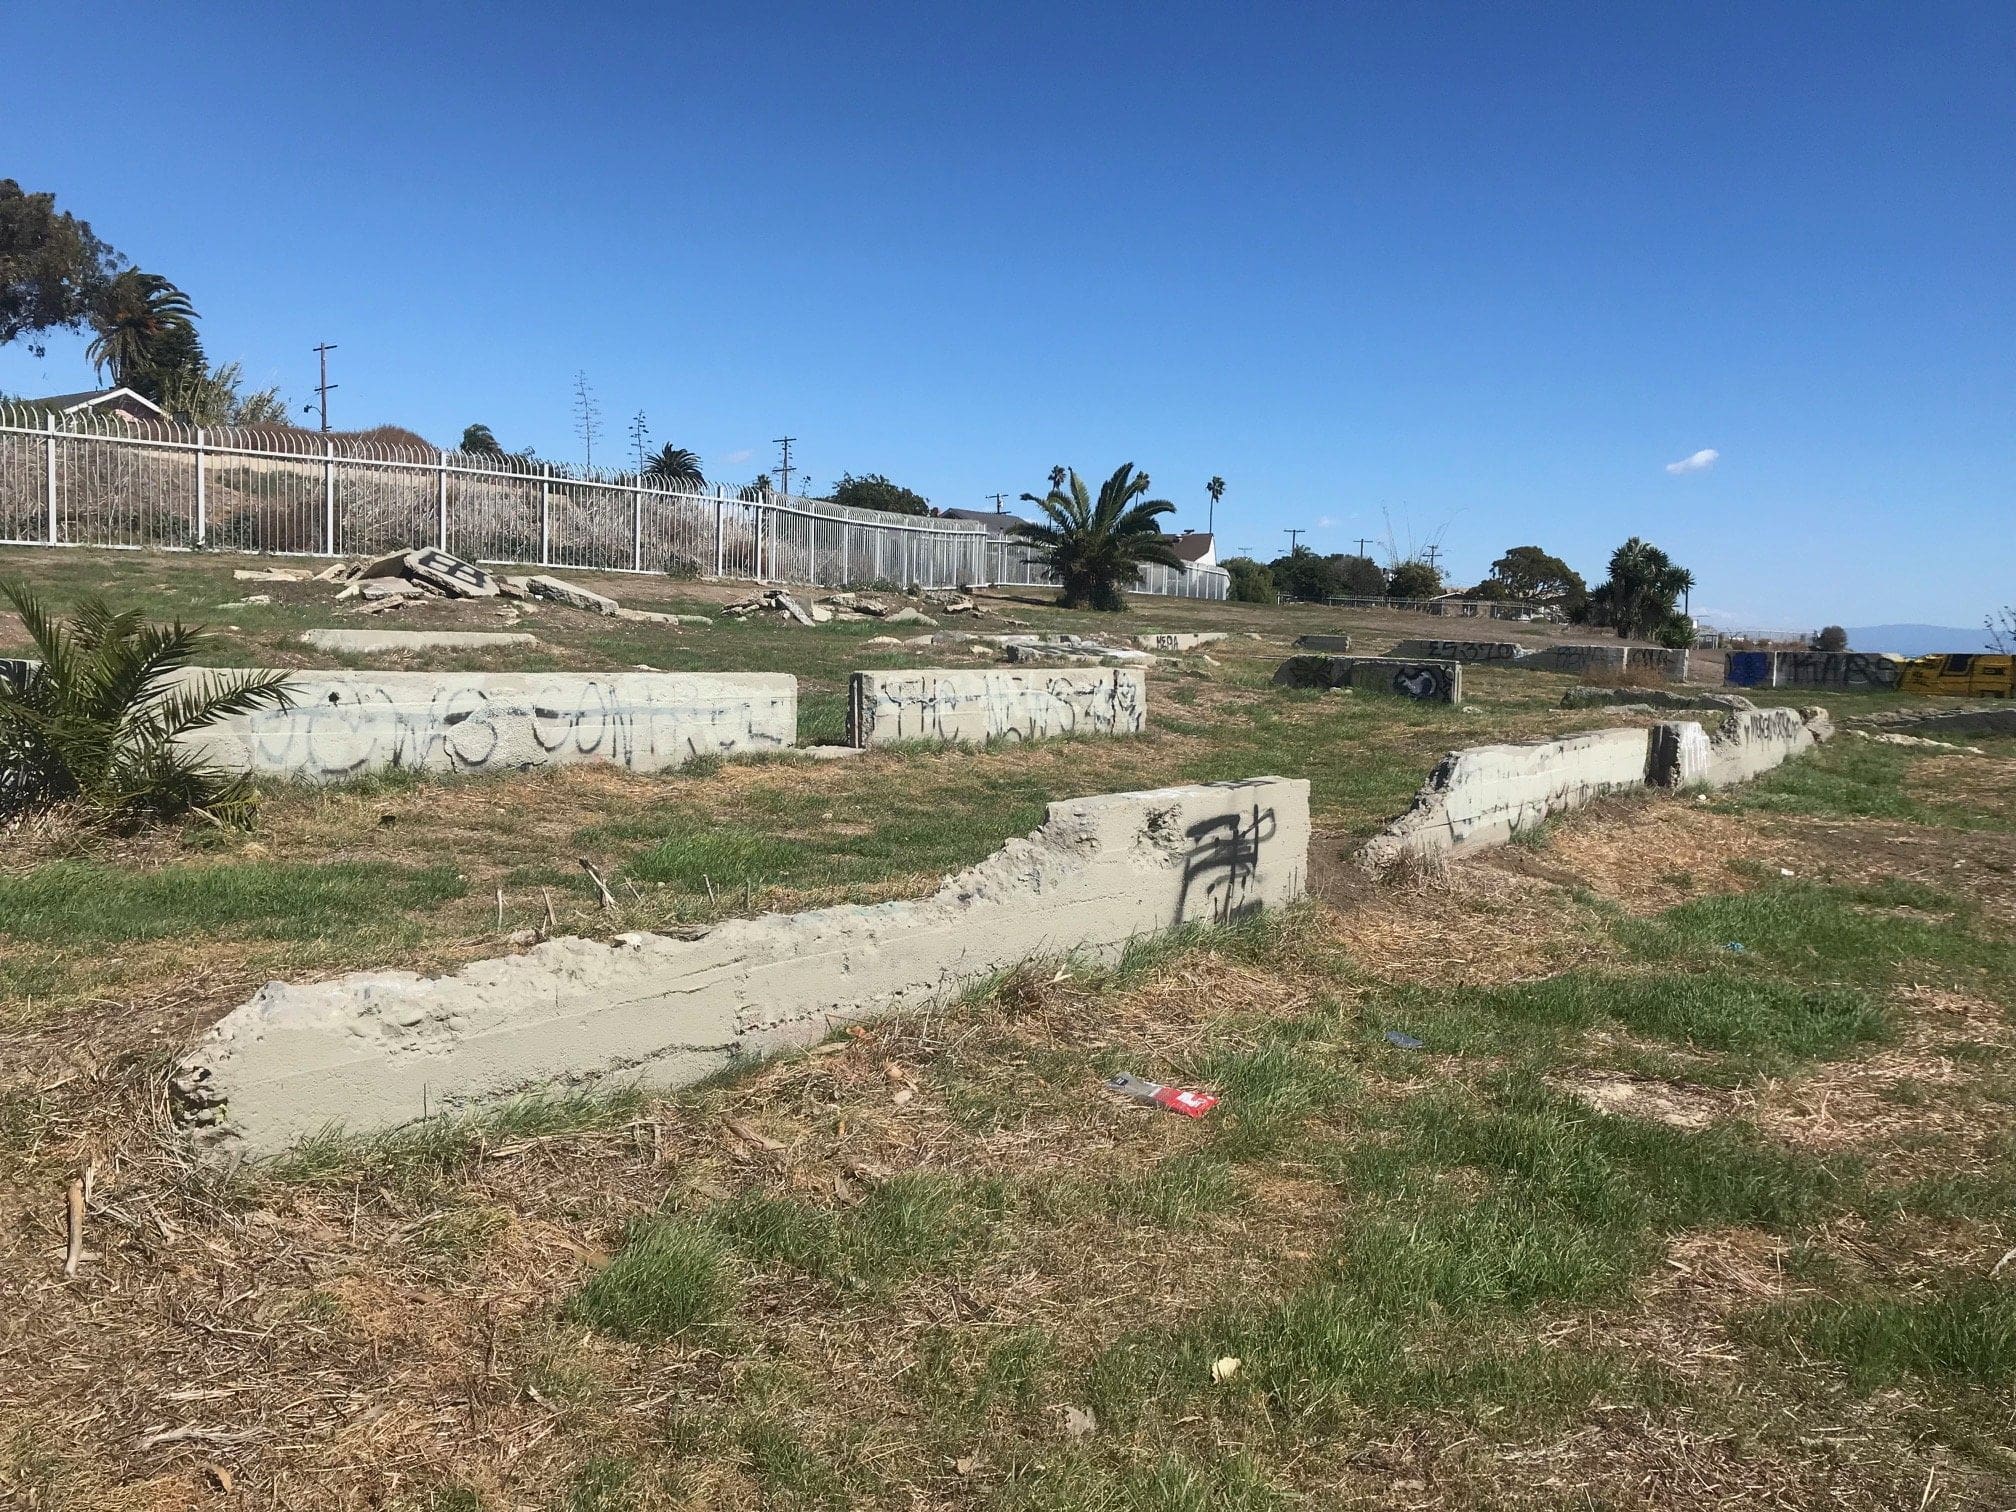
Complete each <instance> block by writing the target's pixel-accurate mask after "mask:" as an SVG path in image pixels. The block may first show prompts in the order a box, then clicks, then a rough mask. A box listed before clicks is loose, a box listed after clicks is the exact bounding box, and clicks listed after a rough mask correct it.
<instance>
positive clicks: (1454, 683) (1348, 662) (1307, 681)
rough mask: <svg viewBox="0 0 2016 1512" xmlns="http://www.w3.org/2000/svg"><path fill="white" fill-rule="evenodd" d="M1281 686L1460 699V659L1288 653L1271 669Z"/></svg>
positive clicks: (1439, 700) (1436, 699)
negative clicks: (1297, 654) (1292, 654)
mask: <svg viewBox="0 0 2016 1512" xmlns="http://www.w3.org/2000/svg"><path fill="white" fill-rule="evenodd" d="M1274 682H1275V685H1276V686H1277V687H1283V688H1356V689H1359V690H1361V691H1363V692H1367V693H1396V694H1398V695H1399V696H1400V697H1402V698H1413V699H1419V700H1421V701H1423V702H1426V703H1461V702H1462V701H1463V666H1462V663H1460V662H1448V661H1445V662H1436V661H1407V660H1404V659H1402V658H1400V657H1397V656H1291V657H1289V658H1288V660H1286V661H1285V662H1283V663H1281V665H1280V666H1279V667H1277V668H1275V670H1274Z"/></svg>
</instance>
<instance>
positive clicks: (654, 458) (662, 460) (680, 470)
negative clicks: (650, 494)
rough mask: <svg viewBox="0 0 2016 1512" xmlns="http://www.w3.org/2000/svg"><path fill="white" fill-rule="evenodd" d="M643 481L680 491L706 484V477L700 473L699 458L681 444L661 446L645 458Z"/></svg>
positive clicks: (658, 486) (701, 486)
mask: <svg viewBox="0 0 2016 1512" xmlns="http://www.w3.org/2000/svg"><path fill="white" fill-rule="evenodd" d="M644 481H645V482H646V483H649V484H652V485H653V486H654V487H657V488H669V489H674V490H677V491H680V492H690V491H691V490H693V489H698V488H704V487H706V486H707V480H706V478H704V477H703V476H701V473H700V459H699V458H698V457H696V456H694V455H693V453H691V452H690V451H688V450H686V448H685V447H683V446H661V447H659V448H658V450H657V451H655V452H653V453H652V454H651V455H650V456H649V457H648V458H646V459H645V462H644Z"/></svg>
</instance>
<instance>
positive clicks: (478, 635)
mask: <svg viewBox="0 0 2016 1512" xmlns="http://www.w3.org/2000/svg"><path fill="white" fill-rule="evenodd" d="M301 640H302V643H303V644H304V645H309V646H313V647H315V649H316V650H318V651H343V652H348V653H350V654H352V655H356V656H374V655H383V654H391V653H396V652H400V651H437V650H438V651H450V650H452V651H468V650H480V649H482V648H484V647H489V646H536V645H538V644H539V637H538V636H536V635H525V634H522V633H518V632H511V631H494V630H303V631H302V632H301Z"/></svg>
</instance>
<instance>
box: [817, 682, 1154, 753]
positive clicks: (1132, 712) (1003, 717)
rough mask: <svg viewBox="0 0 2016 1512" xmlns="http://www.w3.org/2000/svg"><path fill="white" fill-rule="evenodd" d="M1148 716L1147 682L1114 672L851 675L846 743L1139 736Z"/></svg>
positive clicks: (870, 744) (882, 743) (873, 743)
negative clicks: (1063, 736) (1065, 736)
mask: <svg viewBox="0 0 2016 1512" xmlns="http://www.w3.org/2000/svg"><path fill="white" fill-rule="evenodd" d="M1147 711H1148V684H1147V680H1146V679H1145V678H1144V677H1143V676H1142V674H1141V673H1139V672H1137V671H1132V670H1127V669H1123V668H1118V667H1099V668H1087V669H1084V670H1082V671H1068V670H1061V669H1060V670H1057V671H1051V672H1035V673H1029V672H1006V671H986V670H965V669H958V670H954V669H951V668H916V669H914V670H912V669H905V670H901V671H893V672H856V673H855V674H854V675H853V677H852V678H851V679H849V684H848V692H847V742H848V744H849V745H856V746H874V745H894V744H897V743H899V742H903V741H913V740H928V741H948V742H956V743H962V744H972V745H979V744H982V743H984V742H986V741H989V740H1010V741H1024V740H1045V739H1049V738H1051V737H1053V736H1058V735H1138V734H1140V733H1141V731H1142V730H1144V729H1146V728H1147V724H1148V712H1147Z"/></svg>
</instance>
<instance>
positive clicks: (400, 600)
mask: <svg viewBox="0 0 2016 1512" xmlns="http://www.w3.org/2000/svg"><path fill="white" fill-rule="evenodd" d="M232 576H233V577H234V578H236V579H237V580H238V581H239V582H252V583H307V582H315V583H340V584H342V585H343V587H342V591H341V592H339V593H338V594H337V595H336V598H337V601H338V602H339V603H341V602H355V603H357V604H358V605H359V607H360V612H362V613H364V614H384V613H387V612H389V611H392V610H397V609H402V608H404V607H405V606H406V605H408V604H419V603H425V602H427V601H428V600H430V599H501V600H507V601H516V602H525V601H527V600H533V599H537V600H540V601H542V602H544V603H551V604H561V605H564V606H566V607H567V608H570V609H579V610H581V611H582V612H583V613H585V614H599V615H603V616H605V617H607V618H610V619H622V620H633V621H638V622H641V623H646V624H653V625H668V626H673V627H677V626H680V625H698V626H706V625H711V624H713V621H712V620H710V619H709V618H707V617H706V616H705V615H702V614H661V613H659V612H657V611H656V610H650V609H626V608H625V607H623V605H621V604H619V603H617V602H616V600H614V599H612V598H610V597H608V596H607V595H606V594H601V593H597V592H595V591H594V590H593V589H590V588H583V587H581V586H579V585H578V584H575V583H570V582H568V581H566V580H565V579H564V578H557V577H553V576H551V575H550V574H547V573H533V574H530V575H526V576H517V575H513V574H510V573H502V572H491V571H489V570H488V569H486V568H482V567H478V566H477V565H476V564H475V563H473V562H465V561H463V560H462V558H460V557H458V556H453V555H451V554H449V553H448V552H445V551H442V550H440V549H438V548H436V547H432V546H425V547H421V548H419V549H417V550H413V551H392V552H387V553H386V554H385V555H384V556H381V557H376V558H373V559H372V560H370V561H365V562H332V563H330V564H329V565H328V566H327V567H324V568H323V569H322V570H321V571H320V572H312V573H311V572H309V571H307V570H306V569H305V568H293V567H257V568H242V567H241V568H239V569H238V570H237V571H236V572H234V573H233V574H232ZM257 601H258V598H257V596H255V598H253V599H247V600H245V601H244V602H246V603H252V602H257ZM507 612H515V611H507Z"/></svg>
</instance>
